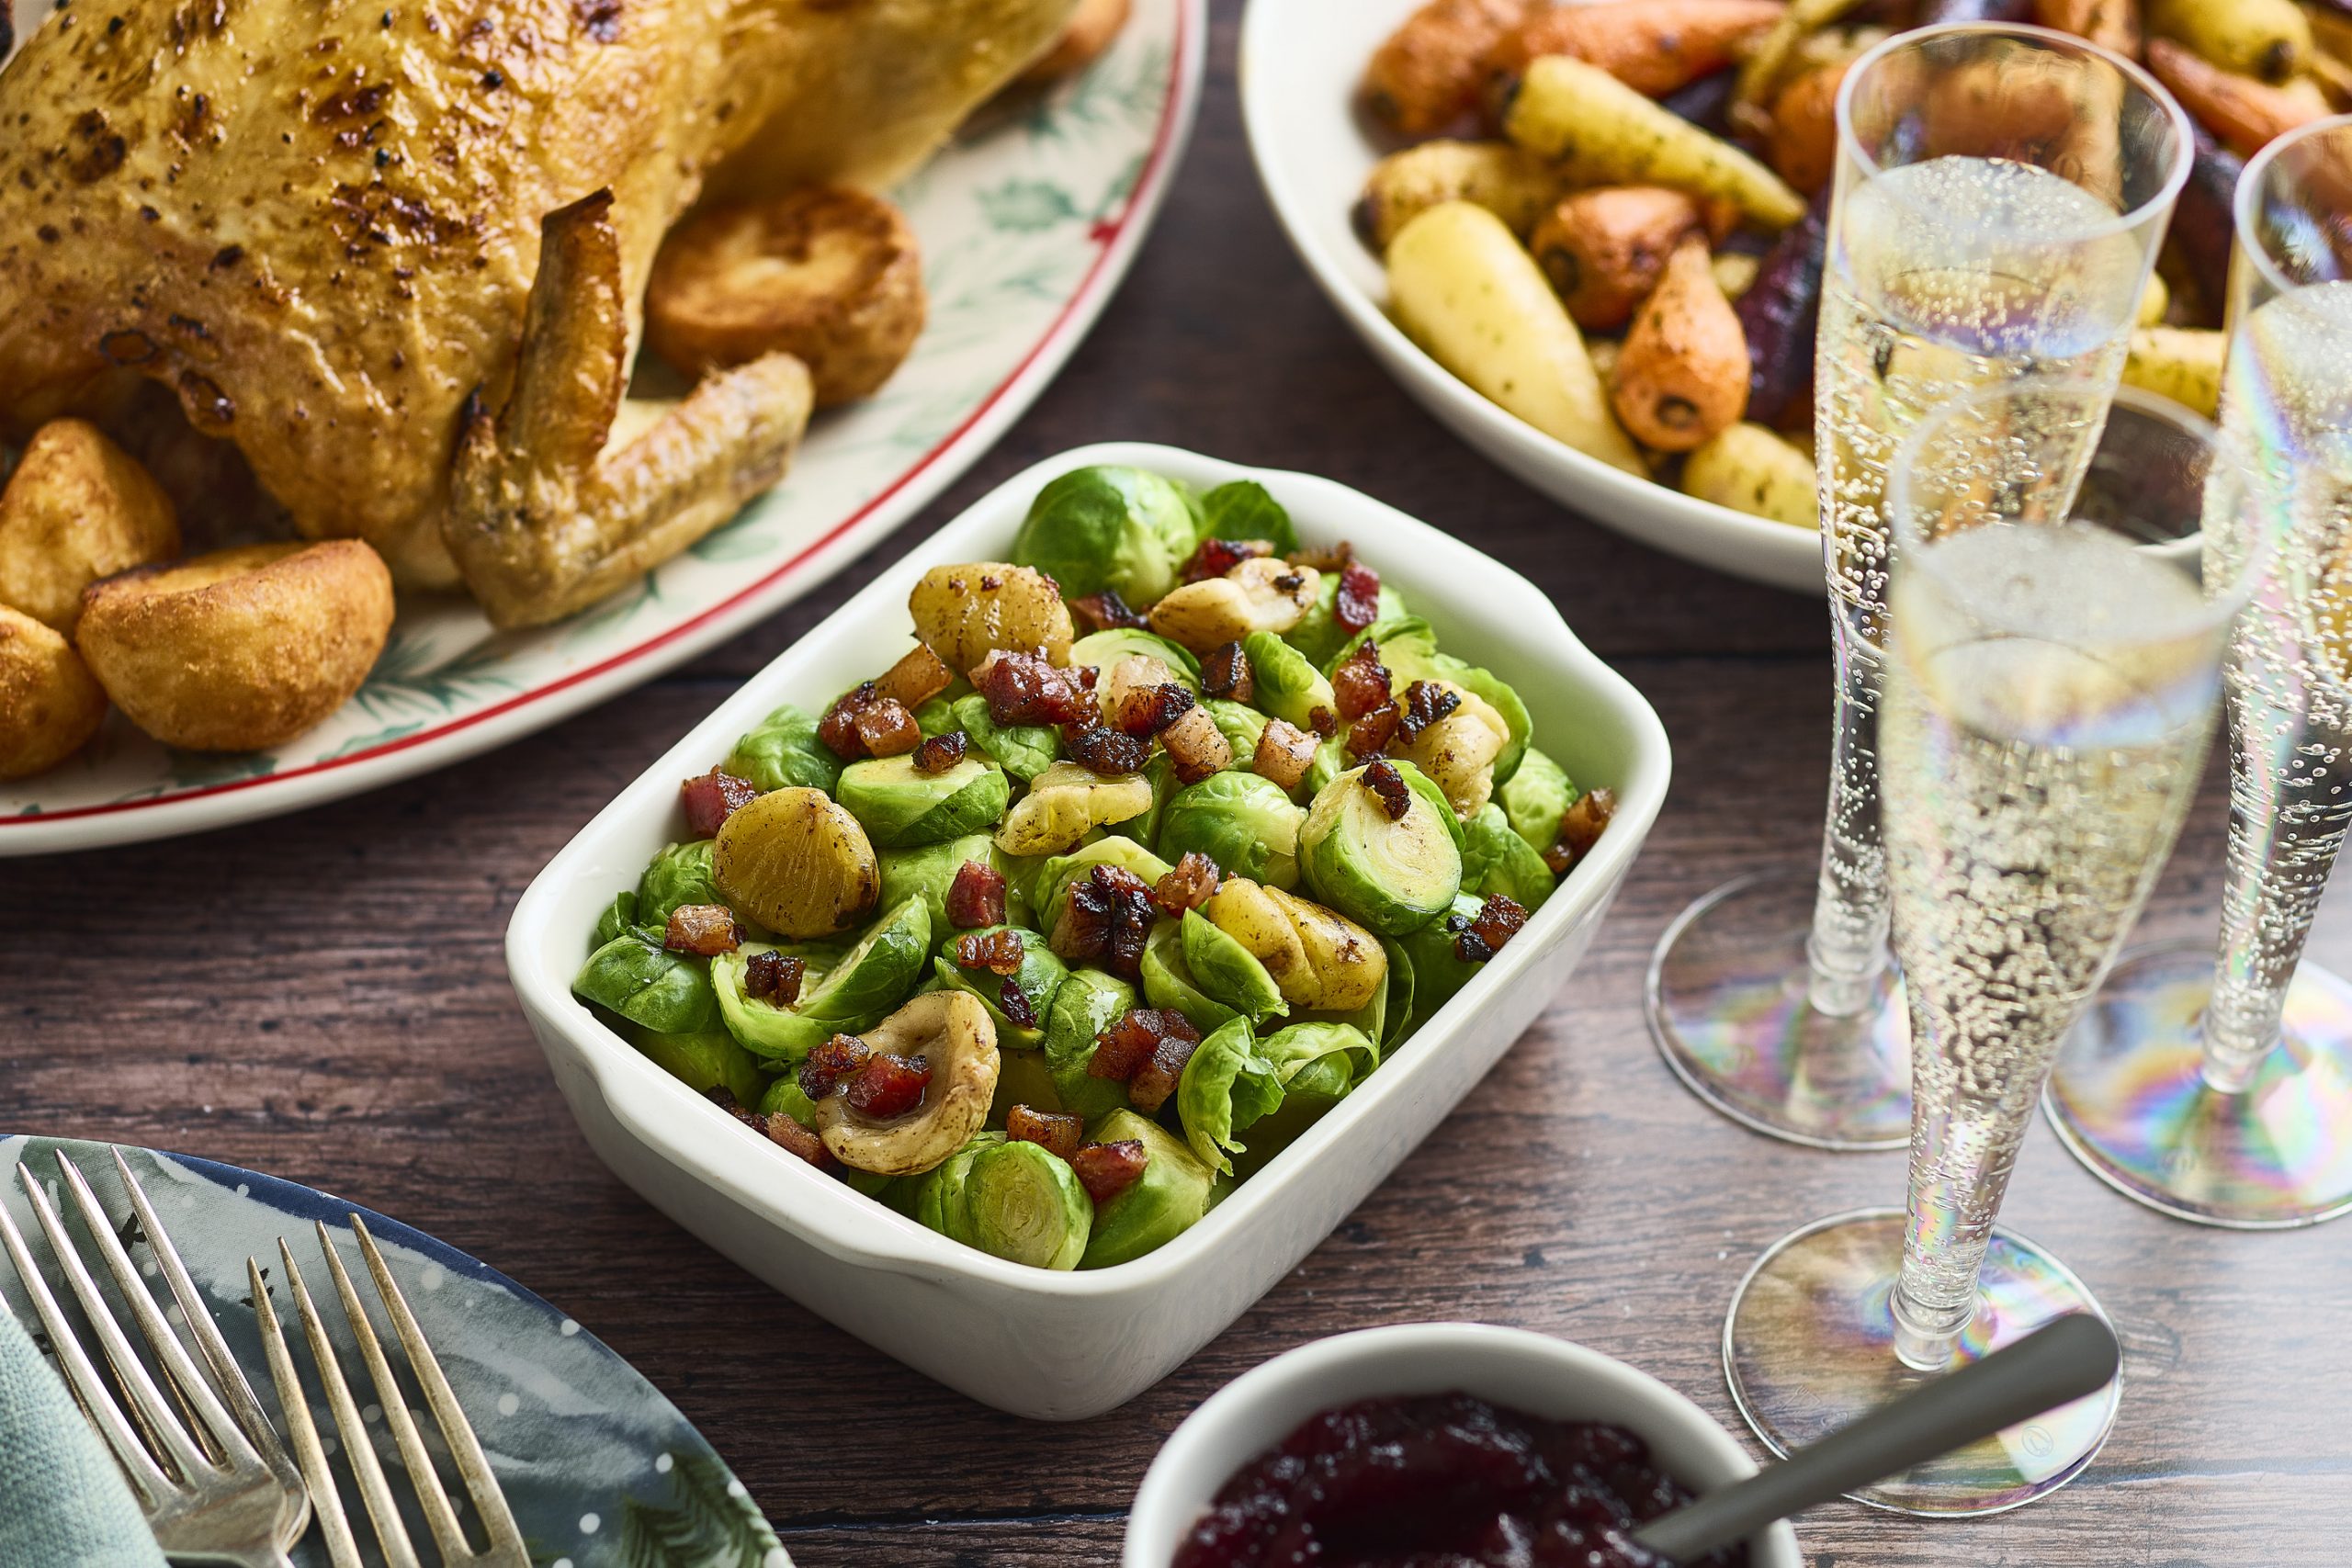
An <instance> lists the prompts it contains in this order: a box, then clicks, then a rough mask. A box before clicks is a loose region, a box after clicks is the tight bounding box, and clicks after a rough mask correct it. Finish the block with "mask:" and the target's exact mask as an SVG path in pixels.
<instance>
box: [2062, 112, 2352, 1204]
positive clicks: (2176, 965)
mask: <svg viewBox="0 0 2352 1568" xmlns="http://www.w3.org/2000/svg"><path fill="white" fill-rule="evenodd" d="M2236 206H2237V250H2236V254H2235V255H2234V257H2233V263H2232V266H2231V274H2230V294H2231V298H2230V317H2231V321H2232V324H2233V333H2232V338H2231V343H2230V353H2229V362H2228V365H2227V367H2226V368H2225V370H2224V372H2223V377H2222V428H2223V429H2224V430H2225V431H2227V432H2228V433H2229V434H2230V435H2231V436H2232V437H2233V439H2235V440H2236V441H2238V442H2239V443H2240V444H2241V446H2242V447H2243V449H2244V451H2245V454H2246V455H2247V457H2248V459H2249V461H2250V463H2251V465H2252V467H2253V468H2254V471H2255V479H2256V493H2257V497H2258V499H2259V503H2260V505H2261V507H2262V508H2263V510H2264V512H2265V513H2267V516H2268V518H2269V519H2270V523H2271V526H2272V528H2273V530H2274V533H2275V536H2276V538H2277V541H2278V544H2277V548H2276V550H2275V551H2274V553H2273V555H2272V558H2271V559H2272V566H2271V570H2270V572H2269V574H2268V576H2267V580H2266V581H2264V583H2263V584H2262V585H2261V587H2260V589H2259V590H2258V591H2257V592H2256V596H2255V601H2254V604H2253V605H2252V607H2251V608H2250V610H2249V611H2248V613H2247V615H2246V616H2245V620H2244V621H2243V622H2242V623H2241V624H2240V626H2239V629H2238V634H2237V639H2236V642H2235V645H2234V646H2233V649H2232V650H2231V657H2230V661H2229V665H2228V692H2229V703H2228V708H2229V719H2230V743H2231V744H2230V829H2229V840H2228V850H2227V858H2226V860H2225V863H2224V868H2223V885H2222V931H2221V943H2220V951H2219V953H2218V956H2217V955H2216V953H2214V951H2213V950H2212V949H2211V948H2209V947H2208V946H2206V945H2205V944H2204V943H2201V942H2176V943H2170V944H2166V945H2165V946H2161V947H2156V948H2152V949H2150V950H2148V951H2146V952H2143V953H2132V954H2129V955H2127V956H2126V957H2125V959H2124V960H2123V962H2122V963H2121V964H2119V965H2118V966H2117V968H2116V972H2115V974H2114V976H2112V977H2111V978H2110V979H2109V983H2108V986H2107V987H2106V989H2105V990H2104V991H2103V992H2102V993H2101V994H2100V996H2099V998H2098V1003H2097V1005H2095V1006H2094V1007H2093V1008H2091V1009H2090V1010H2089V1011H2088V1012H2086V1015H2085V1016H2084V1019H2083V1021H2082V1024H2081V1026H2080V1027H2079V1028H2078V1029H2077V1030H2076V1032H2075V1034H2074V1036H2073V1037H2072V1038H2071V1039H2069V1040H2068V1042H2067V1043H2066V1046H2065V1049H2064V1052H2063V1053H2062V1054H2061V1055H2060V1057H2059V1062H2058V1067H2057V1071H2056V1072H2055V1073H2054V1074H2053V1075H2052V1078H2051V1082H2050V1089H2049V1093H2048V1096H2047V1100H2046V1103H2047V1106H2048V1109H2049V1111H2050V1117H2051V1121H2052V1124H2053V1125H2055V1126H2056V1127H2057V1129H2058V1132H2059V1134H2060V1136H2061V1137H2063V1138H2064V1141H2065V1143H2066V1145H2067V1146H2068V1147H2069V1148H2070V1149H2072V1150H2073V1151H2074V1152H2075V1155H2076V1156H2078V1157H2079V1158H2081V1159H2082V1161H2083V1162H2084V1163H2085V1164H2086V1165H2087V1166H2089V1167H2090V1168H2091V1169H2092V1170H2093V1171H2094V1172H2096V1173H2097V1174H2098V1176H2100V1177H2101V1178H2103V1179H2105V1180H2107V1181H2108V1182H2109V1183H2110V1184H2111V1185H2113V1186H2114V1187H2116V1188H2118V1189H2120V1190H2121V1191H2123V1192H2124V1193H2126V1194H2128V1195H2129V1196H2131V1197H2133V1198H2136V1199H2138V1200H2140V1201H2142V1202H2143V1203H2147V1204H2149V1205H2150V1206H2152V1207H2154V1208H2157V1209H2161V1210H2163V1211H2164V1212H2165V1213H2170V1214H2175V1215H2177V1216H2179V1217H2180V1218H2182V1219H2188V1220H2198V1221H2202V1222H2204V1223H2206V1224H2218V1225H2230V1226H2235V1227H2239V1228H2244V1229H2275V1228H2281V1227H2285V1226H2291V1225H2307V1224H2316V1223H2317V1222H2319V1221H2321V1220H2324V1219H2330V1218H2333V1217H2335V1215H2338V1214H2343V1213H2352V983H2347V982H2346V980H2345V979H2343V978H2342V977H2340V976H2335V975H2333V974H2330V973H2329V972H2327V971H2326V970H2324V969H2322V968H2321V967H2320V966H2319V965H2317V964H2306V963H2303V962H2302V955H2303V944H2304V942H2306V941H2307V940H2308V939H2309V937H2310V935H2311V931H2312V917H2313V916H2314V915H2315V914H2316V913H2317V911H2318V908H2319V903H2320V898H2321V896H2322V895H2323V894H2324V892H2325V891H2326V889H2327V882H2328V876H2329V874H2330V873H2331V872H2332V871H2334V869H2335V860H2336V856H2337V854H2338V852H2341V851H2342V849H2343V847H2344V839H2345V833H2346V829H2347V828H2352V117H2347V118H2337V119H2332V120H2323V121H2320V122H2318V123H2316V124H2313V125H2311V126H2307V127H2305V128H2303V129H2302V130H2297V131H2294V132H2291V133H2290V134H2289V135H2286V136H2283V137H2280V138H2279V139H2278V140H2277V141H2273V142H2271V143H2270V144H2269V146H2267V147H2266V148H2265V149H2264V150H2263V151H2262V152H2260V153H2258V154H2257V155H2256V157H2255V158H2254V160H2253V161H2252V162H2250V163H2249V164H2247V165H2246V169H2245V175H2243V176H2242V177H2241V178H2240V180H2239V183H2238V192H2237V202H2236Z"/></svg>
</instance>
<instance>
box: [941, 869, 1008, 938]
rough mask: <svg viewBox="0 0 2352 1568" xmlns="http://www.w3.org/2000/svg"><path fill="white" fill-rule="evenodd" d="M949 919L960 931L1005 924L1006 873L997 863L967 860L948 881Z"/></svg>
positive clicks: (948, 921)
mask: <svg viewBox="0 0 2352 1568" xmlns="http://www.w3.org/2000/svg"><path fill="white" fill-rule="evenodd" d="M947 923H948V924H949V925H951V926H954V927H955V928H956V930H958V931H971V930H973V929H974V928H975V927H978V926H1001V925H1002V924H1004V876H1003V874H1002V873H1001V872H999V871H998V870H997V869H996V868H995V867H994V866H987V865H982V864H981V863H979V862H978V861H976V860H967V861H966V862H965V863H963V864H962V865H959V866H957V867H956V880H955V881H953V882H951V883H949V884H948V885H947Z"/></svg>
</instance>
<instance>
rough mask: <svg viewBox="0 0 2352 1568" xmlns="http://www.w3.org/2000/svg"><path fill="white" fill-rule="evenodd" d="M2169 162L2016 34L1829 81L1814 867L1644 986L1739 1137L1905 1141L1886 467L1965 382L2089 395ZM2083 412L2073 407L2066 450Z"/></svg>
mask: <svg viewBox="0 0 2352 1568" xmlns="http://www.w3.org/2000/svg"><path fill="white" fill-rule="evenodd" d="M2190 155H2191V141H2190V131H2189V126H2188V117H2187V116H2185V115H2184V114H2182V112H2181V111H2180V108H2179V106H2177V104H2175V103H2174V102H2173V101H2172V99H2171V98H2170V96H2167V95H2166V94H2165V90H2164V89H2163V88H2162V87H2160V86H2158V85H2156V83H2155V82H2154V80H2153V79H2152V78H2150V77H2149V76H2148V75H2147V74H2146V73H2143V71H2141V70H2140V68H2139V67H2138V66H2136V65H2133V64H2131V63H2130V62H2127V61H2123V60H2120V59H2118V58H2116V57H2115V56H2113V55H2111V54H2109V53H2107V52H2106V51H2102V50H2099V49H2097V48H2094V47H2093V46H2091V45H2089V44H2086V43H2084V42H2083V41H2082V40H2080V39H2075V38H2071V37H2068V36H2066V35H2064V34H2062V33H2055V32H2049V31H2046V30H2044V29H2041V28H2023V27H2005V26H1987V25H1980V24H1965V25H1959V26H1953V27H1944V28H1923V29H1921V30H1919V31H1917V32H1911V33H1905V34H1901V35H1899V36H1897V37H1894V38H1892V39H1888V40H1886V41H1885V42H1884V43H1882V44H1880V45H1879V46H1878V47H1877V48H1875V49H1873V50H1871V51H1870V52H1868V53H1867V54H1864V55H1863V56H1862V57H1861V58H1860V60H1858V61H1856V62H1855V63H1854V65H1853V68H1852V69H1851V70H1850V71H1849V72H1848V73H1847V74H1846V80H1845V84H1844V85H1843V87H1842V88H1841V89H1840V90H1839V93H1838V165H1837V177H1836V178H1837V183H1836V186H1835V187H1834V192H1833V200H1832V203H1831V206H1830V210H1829V220H1828V221H1829V230H1828V236H1827V266H1826V279H1825V287H1824V289H1823V299H1822V307H1821V328H1820V344H1819V351H1818V355H1817V358H1816V362H1815V400H1814V401H1815V447H1816V449H1817V452H1818V454H1819V465H1820V468H1821V536H1822V551H1823V558H1824V562H1825V565H1826V571H1827V579H1828V586H1829V604H1830V612H1831V613H1830V626H1831V631H1832V636H1833V639H1834V649H1835V653H1836V659H1837V671H1838V683H1837V697H1836V728H1835V737H1834V742H1833V750H1832V756H1831V763H1830V780H1829V812H1828V830H1827V833H1826V839H1825V842H1824V844H1823V849H1822V857H1821V867H1820V872H1819V874H1818V876H1817V877H1814V876H1799V875H1794V874H1765V875H1761V876H1754V877H1748V878H1744V879H1742V880H1741V881H1738V882H1735V883H1733V884H1731V885H1729V886H1724V887H1721V888H1718V889H1716V890H1715V891H1714V892H1713V893H1710V894H1708V895H1706V896H1705V897H1702V898H1701V899H1700V900H1699V901H1698V902H1697V903H1695V904H1693V905H1692V906H1691V908H1689V909H1687V910H1686V911H1684V912H1683V914H1682V915H1681V916H1679V918H1678V919H1676V920H1675V922H1674V924H1673V925H1672V926H1670V927H1669V928H1668V931H1667V932H1666V935H1665V937H1664V938H1663V939H1662V940H1661V941H1660V942H1659V944H1658V948H1657V953H1656V954H1655V955H1654V956H1653V958H1652V959H1651V962H1650V971H1649V980H1648V988H1647V1002H1648V1015H1649V1022H1650V1030H1651V1032H1652V1034H1653V1035H1654V1036H1655V1037H1656V1039H1657V1044H1658V1049H1659V1050H1660V1052H1662V1053H1663V1054H1664V1055H1665V1056H1666V1059H1667V1062H1668V1065H1669V1066H1672V1067H1673V1069H1674V1070H1675V1072H1676V1073H1677V1074H1679V1076H1680V1077H1681V1078H1682V1079H1683V1081H1684V1082H1685V1083H1687V1084H1688V1085H1689V1086H1690V1087H1691V1089H1692V1090H1694V1091H1695V1092H1696V1093H1697V1094H1698V1095H1699V1096H1700V1098H1701V1099H1702V1100H1706V1101H1707V1102H1708V1103H1709V1104H1711V1105H1713V1107H1715V1109H1717V1110H1718V1111H1723V1112H1724V1114H1726V1115H1728V1116H1730V1117H1732V1118H1734V1119H1735V1120H1736V1121H1739V1122H1745V1123H1747V1125H1748V1126H1750V1127H1752V1128H1755V1129H1757V1130H1758V1131H1759V1132H1764V1133H1770V1134H1774V1135H1776V1136H1779V1137H1783V1138H1787V1139H1790V1140H1792V1141H1794V1142H1797V1143H1802V1144H1810V1145H1815V1146H1817V1147H1822V1148H1831V1149H1891V1148H1899V1147H1901V1146H1902V1145H1903V1143H1904V1141H1905V1137H1906V1136H1907V1129H1908V1127H1909V1116H1910V1112H1909V1110H1908V1106H1907V1096H1908V1092H1909V1062H1910V1055H1909V1053H1910V1047H1909V1043H1908V1028H1909V1025H1908V1022H1907V1021H1906V1015H1905V1009H1904V1007H1903V1004H1902V998H1901V994H1900V983H1899V981H1898V980H1897V978H1896V976H1895V975H1894V972H1893V971H1892V969H1891V968H1890V966H1889V964H1888V958H1887V950H1886V930H1887V886H1886V868H1885V856H1884V853H1883V848H1882V845H1881V842H1880V838H1879V785H1878V736H1877V731H1878V710H1879V695H1880V689H1881V686H1882V683H1883V678H1884V659H1885V655H1884V651H1883V635H1884V628H1885V623H1886V614H1887V604H1886V584H1887V564H1888V561H1887V557H1888V543H1889V540H1888V524H1887V519H1886V511H1885V504H1884V491H1885V482H1886V472H1887V462H1888V459H1889V458H1890V457H1892V456H1893V454H1894V449H1895V447H1896V446H1897V445H1898V444H1899V443H1900V442H1901V441H1902V439H1903V437H1904V435H1905V433H1906V432H1907V431H1908V430H1909V429H1910V428H1911V427H1912V425H1913V424H1914V423H1916V422H1917V420H1918V419H1919V418H1920V417H1921V416H1922V415H1923V414H1924V413H1926V412H1928V411H1930V410H1933V409H1936V408H1939V407H1940V406H1942V405H1943V404H1944V403H1945V402H1946V401H1948V400H1951V398H1953V397H1955V396H1958V395H1960V394H1962V393H1963V392H1965V391H1968V390H1970V389H1973V388H1977V387H1984V386H1994V385H2000V384H2003V383H2006V382H2008V381H2012V380H2014V379H2016V378H2019V377H2021V376H2026V375H2030V374H2035V373H2047V372H2052V371H2064V372H2069V373H2073V374H2077V375H2082V376H2086V377H2087V378H2090V379H2091V380H2092V381H2094V382H2096V383H2098V384H2099V385H2101V386H2103V387H2105V388H2108V389H2112V388H2113V387H2114V386H2115V384H2116V379H2117V377H2118V375H2119V374H2120V371H2121V368H2122V364H2123V355H2124V350H2125V347H2126V343H2127V340H2128V338H2129V336H2130V333H2131V326H2132V322H2133V321H2134V319H2135V317H2136V315H2137V313H2138V310H2139V302H2140V298H2141V295H2142V293H2143V291H2144V290H2145V288H2146V287H2147V281H2148V274H2149V270H2150V268H2151V267H2152V266H2153V265H2154V259H2155V253H2156V246H2157V243H2158V242H2159V241H2160V240H2161V239H2162V237H2163V234H2164V230H2165V223H2166V221H2167V220H2169V218H2170V216H2171V213H2172V206H2173V200H2174V198H2175V197H2177V195H2178V194H2179V192H2180V187H2181V186H2182V185H2183V183H2185V182H2186V180H2187V179H2188V168H2189V160H2190ZM2102 414H2103V409H2101V408H2097V407H2092V406H2090V405H2086V407H2085V417H2084V423H2083V425H2082V427H2081V429H2080V430H2079V431H2076V432H2075V433H2074V434H2075V436H2076V437H2077V441H2076V447H2077V449H2078V450H2079V451H2081V452H2087V450H2088V449H2089V444H2090V441H2091V439H2092V438H2093V437H2095V436H2096V434H2098V424H2099V419H2100V417H2101V416H2102Z"/></svg>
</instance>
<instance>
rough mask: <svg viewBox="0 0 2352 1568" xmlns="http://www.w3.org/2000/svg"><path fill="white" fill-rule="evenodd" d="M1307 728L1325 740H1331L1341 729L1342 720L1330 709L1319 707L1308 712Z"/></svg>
mask: <svg viewBox="0 0 2352 1568" xmlns="http://www.w3.org/2000/svg"><path fill="white" fill-rule="evenodd" d="M1306 727H1307V728H1309V729H1312V730H1313V731H1315V733H1316V734H1317V735H1319V736H1321V737H1322V738H1323V739H1326V740H1329V739H1331V736H1332V734H1333V733H1334V732H1335V731H1337V730H1338V729H1339V728H1340V720H1339V718H1338V716H1336V715H1334V714H1333V713H1332V712H1331V710H1330V709H1329V708H1327V707H1323V706H1321V705H1317V706H1315V707H1311V708H1309V709H1307V710H1306Z"/></svg>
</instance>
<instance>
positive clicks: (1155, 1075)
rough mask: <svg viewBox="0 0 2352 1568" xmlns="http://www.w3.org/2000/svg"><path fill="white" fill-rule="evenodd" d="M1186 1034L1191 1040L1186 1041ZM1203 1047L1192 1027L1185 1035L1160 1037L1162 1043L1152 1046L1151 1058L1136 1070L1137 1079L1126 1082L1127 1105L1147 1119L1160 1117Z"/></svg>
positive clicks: (1176, 1034)
mask: <svg viewBox="0 0 2352 1568" xmlns="http://www.w3.org/2000/svg"><path fill="white" fill-rule="evenodd" d="M1177 1016H1179V1017H1182V1014H1181V1013H1180V1014H1178V1015H1177ZM1186 1035H1191V1036H1192V1037H1191V1038H1190V1039H1187V1038H1186V1037H1185V1036H1186ZM1200 1048H1201V1041H1200V1036H1199V1035H1197V1034H1194V1033H1193V1030H1192V1029H1191V1027H1190V1026H1189V1025H1188V1026H1187V1027H1186V1028H1185V1029H1184V1031H1183V1032H1182V1033H1178V1032H1174V1031H1172V1030H1171V1031H1170V1032H1168V1033H1166V1034H1163V1035H1161V1036H1160V1037H1159V1044H1157V1045H1155V1046H1153V1047H1152V1051H1151V1059H1150V1060H1149V1061H1148V1062H1146V1063H1144V1065H1143V1066H1139V1067H1137V1068H1136V1076H1135V1077H1131V1078H1129V1079H1128V1080H1127V1100H1128V1102H1129V1103H1130V1104H1132V1105H1134V1107H1135V1108H1136V1110H1137V1111H1142V1112H1143V1113H1144V1114H1145V1115H1147V1116H1156V1115H1158V1114H1159V1108H1160V1107H1161V1106H1163V1105H1165V1104H1167V1103H1168V1100H1169V1097H1170V1095H1172V1094H1174V1093H1175V1092H1176V1086H1177V1085H1178V1084H1179V1083H1181V1082H1182V1080H1183V1077H1184V1064H1185V1063H1187V1062H1189V1061H1191V1060H1192V1059H1193V1052H1195V1051H1197V1050H1199V1049H1200Z"/></svg>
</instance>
